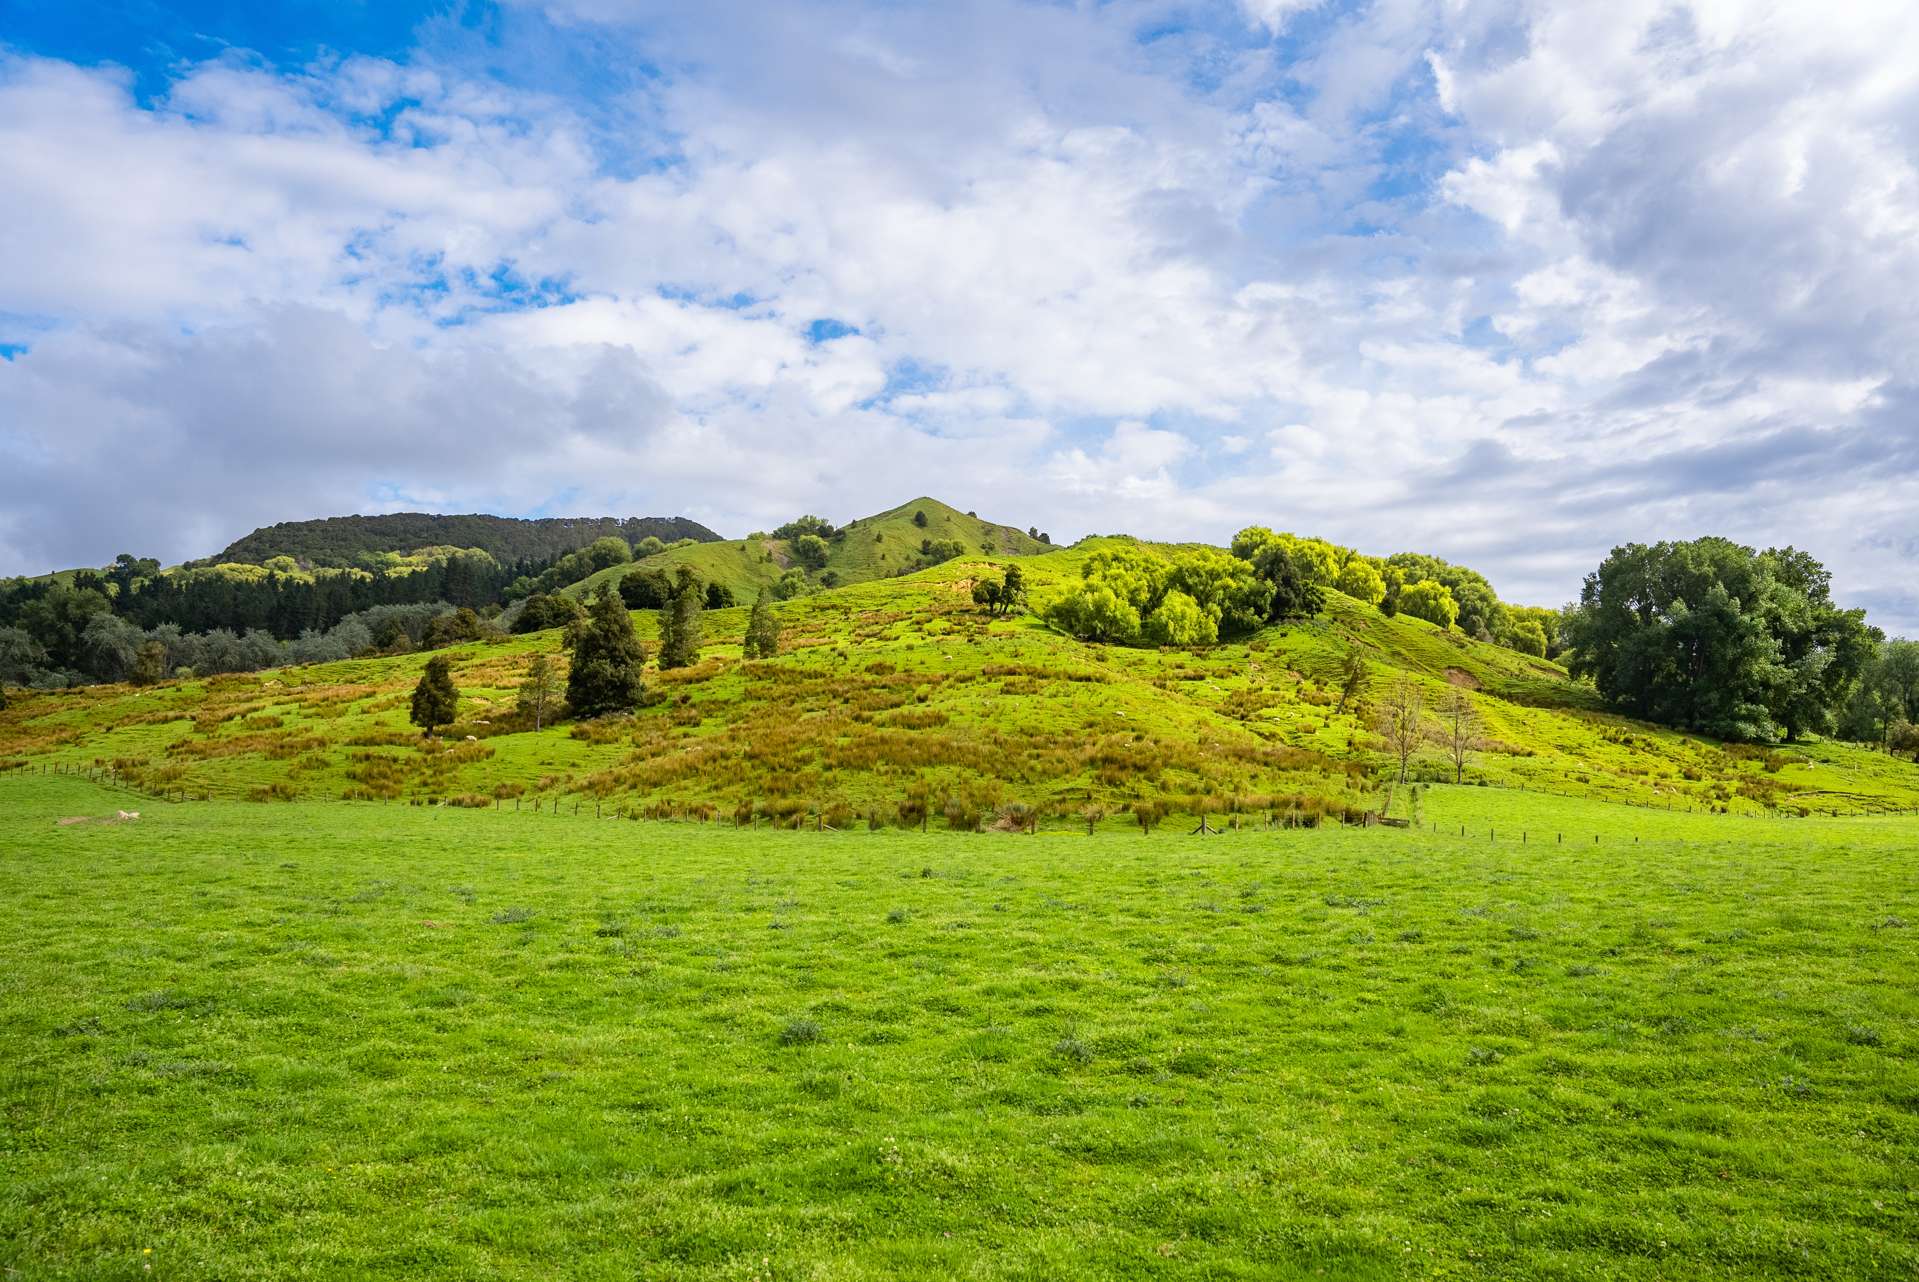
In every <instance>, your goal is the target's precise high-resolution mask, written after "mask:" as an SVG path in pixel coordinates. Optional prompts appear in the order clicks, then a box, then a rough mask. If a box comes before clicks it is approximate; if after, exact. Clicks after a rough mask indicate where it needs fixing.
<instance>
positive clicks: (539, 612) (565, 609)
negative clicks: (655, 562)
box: [513, 574, 639, 633]
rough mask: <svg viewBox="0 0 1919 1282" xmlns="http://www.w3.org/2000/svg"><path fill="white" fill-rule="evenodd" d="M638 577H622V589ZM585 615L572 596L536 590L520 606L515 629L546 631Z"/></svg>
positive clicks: (520, 631)
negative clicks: (628, 580) (629, 581)
mask: <svg viewBox="0 0 1919 1282" xmlns="http://www.w3.org/2000/svg"><path fill="white" fill-rule="evenodd" d="M638 577H639V576H638V575H631V574H630V575H628V576H627V578H626V579H622V580H621V581H620V586H621V588H622V590H624V588H625V586H626V582H627V579H634V578H638ZM585 616H586V611H585V610H582V609H581V608H580V603H579V602H578V601H575V600H574V599H573V598H572V597H570V596H565V595H562V594H561V593H558V592H555V593H553V594H552V595H550V596H549V595H548V594H547V593H544V592H535V593H534V594H533V595H532V596H530V597H528V598H527V599H526V604H525V605H522V606H521V607H520V613H519V614H518V615H517V616H516V617H515V618H514V620H513V631H514V632H516V633H525V632H544V631H546V630H547V629H548V628H563V627H566V626H567V625H568V624H570V623H572V622H574V621H575V620H578V619H581V618H584V617H585Z"/></svg>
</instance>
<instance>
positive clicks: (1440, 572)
mask: <svg viewBox="0 0 1919 1282" xmlns="http://www.w3.org/2000/svg"><path fill="white" fill-rule="evenodd" d="M1386 563H1387V564H1388V565H1392V566H1395V567H1397V568H1398V569H1399V571H1400V573H1401V574H1403V575H1404V576H1405V581H1406V582H1407V583H1408V584H1417V583H1419V582H1420V581H1422V580H1431V581H1432V582H1434V583H1437V584H1438V585H1439V586H1441V587H1443V588H1445V589H1446V591H1447V592H1449V593H1450V594H1451V595H1452V599H1453V602H1454V605H1455V607H1456V614H1455V616H1454V617H1455V619H1456V620H1457V622H1458V625H1459V630H1460V631H1462V632H1464V633H1465V634H1466V635H1467V636H1469V637H1477V638H1478V639H1480V640H1482V641H1492V640H1495V639H1496V638H1498V637H1499V636H1501V635H1502V634H1503V633H1505V631H1506V630H1507V627H1508V626H1509V625H1508V621H1507V617H1506V607H1505V606H1504V605H1502V604H1501V603H1500V600H1499V597H1498V594H1496V593H1495V592H1494V591H1493V585H1492V584H1490V583H1488V582H1487V581H1486V578H1485V576H1484V575H1482V574H1479V573H1478V572H1476V571H1473V570H1469V569H1467V568H1466V567H1465V566H1463V565H1454V564H1452V563H1451V562H1449V561H1442V560H1440V559H1439V558H1438V557H1436V556H1425V555H1422V554H1421V553H1418V552H1397V553H1394V554H1393V555H1392V556H1389V557H1387V558H1386ZM1399 608H1400V609H1401V610H1406V604H1405V600H1404V598H1403V597H1402V598H1401V600H1400V602H1399ZM1407 613H1411V611H1407ZM1428 621H1429V622H1434V623H1436V622H1438V620H1436V619H1434V620H1428ZM1445 626H1447V627H1451V626H1452V624H1450V623H1449V624H1446V625H1445Z"/></svg>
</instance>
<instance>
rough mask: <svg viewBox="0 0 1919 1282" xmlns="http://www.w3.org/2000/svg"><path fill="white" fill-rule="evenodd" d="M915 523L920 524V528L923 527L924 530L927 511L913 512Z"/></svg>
mask: <svg viewBox="0 0 1919 1282" xmlns="http://www.w3.org/2000/svg"><path fill="white" fill-rule="evenodd" d="M913 524H914V525H917V526H919V527H920V529H922V530H923V529H925V528H926V513H925V512H915V513H913Z"/></svg>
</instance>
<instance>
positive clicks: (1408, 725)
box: [1373, 676, 1426, 805]
mask: <svg viewBox="0 0 1919 1282" xmlns="http://www.w3.org/2000/svg"><path fill="white" fill-rule="evenodd" d="M1373 728H1374V729H1375V730H1376V731H1378V733H1379V737H1380V738H1381V739H1384V740H1385V741H1386V750H1387V751H1388V752H1390V753H1392V755H1393V758H1394V759H1395V760H1396V761H1398V762H1399V782H1400V783H1402V784H1403V783H1405V782H1406V771H1407V768H1408V767H1410V766H1411V765H1412V760H1413V754H1414V753H1416V752H1418V751H1419V745H1420V744H1421V743H1423V742H1425V739H1426V692H1425V691H1424V690H1422V689H1420V688H1419V684H1418V683H1417V682H1416V681H1414V680H1413V679H1412V678H1411V677H1406V676H1402V677H1400V678H1399V680H1397V681H1395V682H1394V683H1393V685H1392V688H1391V689H1389V690H1388V691H1387V692H1386V697H1385V698H1383V699H1381V700H1380V701H1379V710H1378V711H1377V712H1376V713H1375V714H1374V716H1373ZM1391 803H1392V798H1391V796H1390V795H1389V796H1388V797H1387V804H1388V805H1390V804H1391Z"/></svg>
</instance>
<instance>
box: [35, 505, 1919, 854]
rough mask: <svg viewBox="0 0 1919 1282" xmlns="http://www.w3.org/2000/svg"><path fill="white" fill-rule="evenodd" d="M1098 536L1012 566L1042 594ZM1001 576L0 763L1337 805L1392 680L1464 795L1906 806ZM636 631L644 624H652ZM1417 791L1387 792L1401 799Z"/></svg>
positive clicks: (901, 590) (296, 785)
mask: <svg viewBox="0 0 1919 1282" xmlns="http://www.w3.org/2000/svg"><path fill="white" fill-rule="evenodd" d="M882 533H884V531H882ZM875 541H876V542H879V540H875ZM1101 544H1102V541H1099V540H1093V541H1089V542H1088V543H1086V544H1082V545H1080V546H1078V547H1075V548H1072V549H1058V550H1054V551H1052V552H1049V553H1045V554H1042V555H1037V556H1031V557H1027V558H1025V559H1024V560H1023V561H1022V565H1023V566H1024V568H1025V570H1026V574H1027V578H1028V581H1029V583H1030V585H1031V593H1032V597H1033V602H1034V604H1035V606H1043V604H1044V602H1045V600H1046V599H1047V598H1048V596H1049V594H1053V593H1058V592H1062V591H1064V590H1065V589H1066V588H1067V586H1068V585H1070V584H1071V583H1072V582H1074V581H1075V579H1076V578H1077V576H1078V572H1079V567H1080V565H1081V564H1082V563H1083V562H1084V560H1085V558H1086V557H1087V556H1089V555H1090V554H1091V553H1092V552H1093V551H1094V550H1096V549H1097V548H1098V547H1099V546H1101ZM710 546H715V547H716V546H721V545H710ZM691 550H692V551H707V550H710V549H709V548H702V549H691ZM1005 564H1006V562H1005V561H1004V560H1003V559H1002V560H1000V561H998V562H992V561H988V560H986V559H984V558H980V557H967V558H959V559H956V560H954V561H951V562H948V563H946V564H943V565H940V566H938V567H935V568H933V569H930V570H926V571H922V572H920V573H916V574H913V575H910V576H907V577H903V578H895V579H882V580H875V581H872V582H868V583H864V584H857V585H853V586H849V587H844V588H839V589H835V590H832V591H825V592H820V593H817V594H814V595H811V596H807V597H804V598H800V599H796V600H793V601H789V602H786V603H783V604H782V605H780V606H779V607H778V613H779V616H780V619H781V622H782V624H783V626H784V628H785V633H786V638H785V639H786V647H787V648H786V652H785V653H783V654H782V655H781V656H780V657H778V658H776V659H773V660H765V661H754V662H744V661H742V660H741V658H740V651H739V645H738V642H739V638H740V636H741V634H742V632H743V629H744V626H745V619H746V614H747V611H746V610H745V609H744V608H736V609H731V610H720V611H709V612H708V613H707V616H706V637H707V639H708V642H709V644H708V646H707V649H706V652H705V658H704V660H703V661H702V662H701V663H700V664H698V665H697V666H695V667H693V668H690V669H684V670H680V671H675V672H668V673H656V672H653V671H652V670H651V669H649V672H648V684H649V688H650V689H651V690H652V691H653V692H654V698H653V701H652V703H651V706H648V707H645V708H643V709H641V710H640V711H639V712H638V713H637V714H635V715H634V716H633V717H631V718H619V719H612V720H608V721H603V722H597V723H590V724H584V725H572V724H564V725H561V726H557V727H548V728H547V729H546V730H544V731H542V732H540V733H537V734H535V733H531V732H514V733H506V732H505V731H506V729H507V724H506V720H505V718H506V712H507V709H508V708H509V707H510V704H511V701H512V698H513V690H514V688H515V686H516V685H517V683H518V682H519V680H520V679H521V677H522V674H523V673H524V671H525V667H526V664H527V662H528V660H529V659H530V657H531V655H532V654H533V653H535V652H540V653H545V654H548V655H552V656H555V657H556V658H559V659H560V661H561V662H562V664H563V663H564V656H563V654H562V652H561V645H560V636H559V634H558V633H557V632H545V633H536V634H533V635H530V636H525V637H516V638H513V639H511V640H507V641H498V642H492V643H476V644H471V645H467V646H463V647H459V648H456V649H454V650H451V651H446V652H444V653H448V654H450V655H451V657H452V659H453V662H454V678H455V681H456V683H457V684H458V685H459V686H460V688H461V691H462V693H463V695H464V698H463V700H462V704H461V724H459V725H457V726H456V727H454V729H453V730H452V731H451V732H450V734H449V735H448V736H447V738H446V739H445V740H444V741H433V742H428V741H423V740H422V739H421V738H420V736H419V735H418V733H417V732H416V731H414V730H413V729H412V728H411V727H410V726H409V725H408V724H407V703H408V694H409V692H410V690H411V688H412V686H413V684H414V683H415V681H417V679H418V677H419V674H420V671H421V669H422V667H423V666H424V664H425V661H426V656H424V655H404V656H399V657H394V658H378V659H360V660H353V661H349V662H342V663H332V664H325V665H317V666H312V667H305V668H292V669H284V670H281V671H277V672H269V673H260V674H252V675H246V676H230V677H221V678H216V679H213V680H210V681H201V680H193V681H184V682H174V683H166V684H163V685H159V686H155V687H151V688H148V689H144V690H141V689H134V688H131V687H128V686H124V685H118V686H100V687H92V688H86V689H80V690H73V691H64V692H58V693H39V694H23V695H20V696H17V697H16V701H15V704H14V706H13V707H12V708H10V709H8V710H6V711H0V768H17V769H28V770H32V769H39V768H43V767H45V766H46V765H47V764H49V763H62V764H65V765H68V766H87V767H108V766H110V767H113V768H115V769H116V770H118V771H119V772H120V773H121V774H122V776H123V777H125V778H127V779H128V780H130V781H132V782H135V783H137V784H139V785H142V786H145V787H149V788H161V789H183V790H185V791H187V792H188V793H190V794H194V795H209V796H227V797H248V796H254V797H261V798H270V797H294V796H313V797H343V796H345V797H361V798H373V799H380V798H387V799H416V800H426V799H445V798H466V799H467V800H468V802H469V804H487V802H488V800H489V799H491V798H495V797H499V798H515V797H545V798H550V799H564V800H565V801H566V802H567V804H572V803H574V802H576V801H578V802H584V804H587V805H589V806H590V805H593V804H594V803H595V802H596V801H597V802H600V803H602V804H606V805H611V806H614V807H618V808H623V809H629V810H633V811H636V812H646V813H651V814H656V815H673V814H713V813H720V814H731V813H733V812H734V810H735V809H736V808H738V807H740V806H746V807H748V808H749V809H750V808H753V807H758V808H759V809H760V810H761V811H762V812H763V813H769V814H798V813H805V812H809V811H811V812H815V813H826V814H831V815H834V816H836V817H837V819H838V820H839V821H840V822H845V821H846V820H847V819H848V818H849V817H850V816H851V815H853V814H857V813H868V812H871V813H873V814H875V815H878V816H880V817H887V816H897V815H898V814H899V813H900V808H901V807H902V805H904V806H905V807H906V809H907V811H908V813H909V814H912V813H915V807H917V806H919V805H922V804H923V805H925V806H927V807H929V808H930V809H931V810H932V811H933V813H934V815H935V816H936V817H937V816H938V815H939V814H940V813H941V812H942V811H943V810H945V809H947V808H948V807H949V806H950V807H951V808H952V811H953V813H954V815H955V816H956V817H957V818H958V819H959V821H961V822H962V823H970V822H971V817H977V816H978V815H981V814H983V813H987V812H990V811H991V810H993V809H994V808H995V807H1002V806H1008V805H1021V806H1032V807H1039V808H1041V809H1043V810H1045V811H1046V812H1048V813H1052V814H1057V815H1066V814H1078V813H1079V812H1080V811H1081V810H1082V809H1083V808H1085V807H1087V806H1089V805H1090V806H1095V807H1102V808H1105V809H1106V810H1108V811H1117V810H1119V809H1120V808H1123V807H1127V806H1131V805H1134V804H1135V803H1145V804H1147V805H1149V806H1151V805H1155V804H1160V805H1165V806H1167V807H1169V808H1170V809H1172V810H1173V811H1176V812H1185V813H1191V812H1193V811H1196V810H1199V811H1214V810H1220V811H1239V812H1248V813H1259V814H1273V813H1281V814H1284V813H1291V812H1294V811H1301V810H1304V811H1331V812H1332V813H1335V814H1348V815H1357V814H1358V813H1359V812H1360V810H1362V809H1376V808H1377V807H1378V805H1379V804H1380V802H1381V801H1382V800H1383V797H1382V794H1381V792H1380V785H1379V780H1380V779H1381V778H1382V777H1383V775H1384V766H1385V762H1386V756H1385V754H1384V753H1383V751H1382V745H1381V744H1379V743H1378V742H1377V741H1376V739H1375V738H1374V737H1373V735H1372V734H1371V733H1370V731H1369V729H1368V725H1369V721H1370V718H1369V707H1370V704H1371V701H1372V700H1373V699H1375V698H1376V697H1377V696H1378V695H1379V693H1381V691H1382V690H1383V688H1384V686H1385V685H1386V683H1388V682H1390V681H1392V680H1395V679H1396V678H1397V677H1398V676H1399V675H1400V674H1407V675H1409V676H1411V677H1412V678H1413V679H1414V680H1415V681H1416V682H1418V683H1419V684H1420V686H1421V687H1422V688H1423V689H1424V690H1426V692H1427V694H1428V700H1429V703H1432V704H1437V703H1438V702H1439V700H1440V699H1441V697H1442V696H1443V695H1444V694H1445V693H1446V691H1447V690H1448V689H1450V688H1460V689H1465V690H1468V691H1469V692H1470V697H1471V699H1472V701H1473V703H1474V704H1475V706H1476V707H1477V709H1478V711H1479V713H1480V716H1481V717H1482V719H1483V722H1484V730H1483V735H1482V738H1481V741H1480V743H1479V744H1478V745H1477V746H1476V748H1475V750H1474V751H1473V753H1472V754H1471V756H1470V759H1469V761H1468V763H1467V767H1466V774H1465V778H1466V781H1467V782H1469V783H1475V782H1476V783H1483V784H1491V785H1498V786H1505V787H1514V788H1526V789H1532V790H1537V791H1541V792H1551V793H1561V794H1567V795H1573V796H1582V797H1591V798H1597V799H1603V800H1612V801H1624V802H1631V803H1634V804H1639V805H1645V806H1653V807H1660V808H1668V807H1670V808H1673V809H1676V810H1681V811H1689V812H1690V811H1725V812H1727V813H1729V814H1734V815H1740V814H1743V815H1752V816H1762V815H1764V816H1782V815H1793V814H1798V813H1802V812H1835V813H1865V812H1873V811H1883V810H1886V809H1892V808H1905V807H1911V806H1914V805H1919V768H1915V767H1914V766H1913V765H1912V764H1910V763H1908V762H1904V761H1898V760H1894V759H1892V758H1889V757H1886V756H1883V755H1880V754H1876V753H1872V752H1868V751H1865V750H1862V749H1858V748H1853V747H1849V746H1845V745H1840V744H1833V743H1826V742H1821V741H1814V742H1811V743H1807V744H1804V745H1801V746H1798V747H1796V748H1794V749H1792V750H1791V751H1787V752H1777V751H1774V752H1766V751H1760V750H1755V749H1749V748H1741V747H1726V746H1722V745H1720V744H1716V743H1713V742H1710V741H1707V740H1703V739H1701V738H1699V737H1697V736H1692V735H1685V734H1679V733H1676V732H1672V731H1667V730H1661V729H1656V728H1652V727H1648V726H1644V725H1640V724H1636V723H1633V722H1630V721H1627V720H1625V719H1623V718H1619V717H1616V716H1613V715H1610V714H1607V713H1604V712H1601V711H1598V710H1597V709H1596V708H1595V707H1594V706H1593V699H1592V695H1591V692H1590V690H1588V689H1587V688H1585V687H1583V686H1580V685H1576V684H1574V683H1572V682H1571V681H1569V680H1568V679H1567V677H1566V675H1565V673H1564V672H1563V670H1561V669H1560V668H1558V667H1557V666H1556V665H1554V664H1552V663H1549V662H1547V661H1545V660H1540V659H1534V658H1530V657H1527V656H1524V655H1520V654H1517V653H1515V652H1513V651H1510V650H1505V649H1501V648H1499V647H1496V646H1491V645H1485V644H1480V643H1478V642H1474V641H1470V640H1467V639H1465V638H1464V637H1462V636H1460V635H1459V634H1457V633H1456V632H1451V633H1449V632H1442V631H1441V630H1439V629H1437V628H1435V627H1433V626H1432V625H1430V624H1427V623H1424V622H1422V621H1419V620H1416V619H1410V618H1406V617H1403V616H1402V617H1398V618H1387V617H1385V616H1383V615H1381V614H1380V613H1379V612H1378V611H1376V610H1374V609H1373V608H1371V607H1370V606H1366V605H1363V604H1360V603H1359V602H1357V601H1353V600H1351V599H1350V598H1346V597H1343V596H1340V595H1338V594H1336V593H1335V594H1331V598H1330V604H1329V607H1328V610H1327V612H1326V613H1325V614H1324V615H1322V616H1321V617H1319V618H1317V619H1315V620H1313V621H1312V622H1310V623H1307V624H1301V625H1289V626H1282V627H1269V628H1266V629H1264V630H1262V631H1261V632H1260V633H1258V634H1257V635H1255V636H1252V637H1250V638H1247V639H1246V640H1244V641H1242V642H1239V643H1236V644H1231V645H1220V646H1216V647H1212V648H1210V649H1207V650H1204V651H1190V652H1188V651H1177V650H1166V651H1161V650H1149V649H1127V648H1121V647H1111V646H1097V645H1087V644H1082V643H1080V642H1077V641H1074V640H1072V639H1071V638H1068V637H1065V636H1063V635H1060V634H1059V633H1057V632H1054V631H1053V630H1051V629H1050V628H1048V627H1047V626H1046V625H1045V624H1044V623H1043V622H1041V621H1040V619H1039V618H1038V617H1037V615H1036V614H1025V615H1019V616H1015V617H1012V618H1007V619H996V618H992V617H990V616H989V615H987V614H986V613H985V612H984V611H982V610H980V609H979V608H978V607H975V606H974V605H973V604H972V599H971V592H970V589H971V586H972V583H973V581H974V580H975V578H976V577H977V576H979V575H981V574H988V573H998V572H999V571H1000V570H1002V569H1003V568H1004V565H1005ZM635 619H636V623H637V625H638V627H639V629H640V630H641V632H642V635H643V636H646V637H648V638H649V639H650V638H652V637H653V636H655V635H656V632H657V622H656V618H655V616H654V614H653V613H651V612H643V613H640V614H637V615H636V616H635ZM1355 650H1357V651H1359V652H1360V653H1362V654H1364V655H1365V656H1366V659H1367V666H1368V670H1369V674H1370V677H1371V682H1372V685H1371V689H1370V691H1368V692H1366V693H1365V694H1362V696H1361V697H1360V699H1359V700H1358V701H1357V703H1356V705H1355V706H1353V707H1350V708H1348V709H1346V710H1344V711H1341V710H1339V709H1338V707H1337V703H1338V677H1339V672H1340V668H1341V665H1342V663H1343V661H1344V660H1345V658H1346V656H1347V655H1349V654H1350V653H1352V652H1353V651H1355ZM469 735H470V736H472V739H471V740H470V741H469V740H468V739H467V736H469ZM1415 777H1416V778H1420V779H1425V780H1428V781H1442V780H1443V781H1450V780H1451V778H1452V764H1451V762H1450V761H1447V760H1444V759H1442V756H1441V754H1440V753H1439V752H1437V751H1436V750H1434V751H1429V752H1426V753H1424V754H1423V755H1422V756H1421V758H1420V759H1419V760H1418V761H1417V762H1416V763H1415ZM1413 800H1414V799H1413V797H1412V796H1411V795H1410V794H1409V790H1400V793H1399V800H1397V801H1396V804H1395V809H1396V811H1399V812H1404V810H1405V807H1406V806H1408V805H1409V804H1411V803H1412V802H1413ZM506 804H508V805H511V804H513V803H512V801H510V800H509V801H507V802H506Z"/></svg>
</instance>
